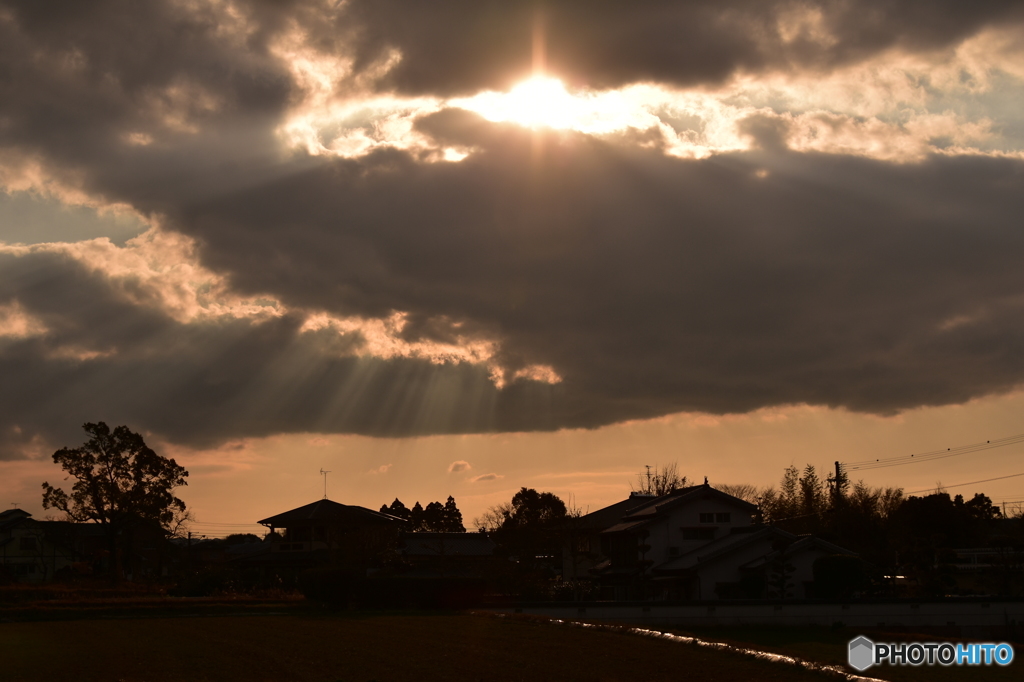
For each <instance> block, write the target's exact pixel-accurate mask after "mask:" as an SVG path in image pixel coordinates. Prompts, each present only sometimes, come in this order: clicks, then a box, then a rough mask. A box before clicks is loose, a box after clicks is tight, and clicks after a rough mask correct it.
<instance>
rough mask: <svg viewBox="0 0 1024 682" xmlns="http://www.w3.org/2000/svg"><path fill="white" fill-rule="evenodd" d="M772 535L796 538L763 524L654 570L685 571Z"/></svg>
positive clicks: (779, 529)
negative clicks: (751, 531) (750, 531)
mask: <svg viewBox="0 0 1024 682" xmlns="http://www.w3.org/2000/svg"><path fill="white" fill-rule="evenodd" d="M772 537H777V538H781V539H783V540H789V541H792V540H796V538H797V536H796V535H793V534H792V533H789V532H787V531H784V530H782V529H781V528H777V527H775V526H765V527H764V528H761V529H759V530H757V531H755V532H753V533H730V534H729V535H724V536H722V537H720V538H718V539H716V540H712V541H711V542H709V543H707V544H706V545H701V546H700V547H697V548H696V549H693V550H690V551H689V552H686V553H685V554H681V555H680V556H678V557H675V558H673V559H670V560H668V561H666V562H664V563H663V564H660V565H658V566H656V567H655V568H654V570H655V571H659V572H675V571H685V570H688V569H691V568H694V567H696V566H697V565H700V564H708V563H712V562H715V561H718V560H719V559H721V558H723V557H725V556H727V555H729V554H731V553H732V552H734V551H736V550H738V549H740V548H742V547H745V546H747V545H750V544H752V543H755V542H759V541H762V540H766V539H768V538H772Z"/></svg>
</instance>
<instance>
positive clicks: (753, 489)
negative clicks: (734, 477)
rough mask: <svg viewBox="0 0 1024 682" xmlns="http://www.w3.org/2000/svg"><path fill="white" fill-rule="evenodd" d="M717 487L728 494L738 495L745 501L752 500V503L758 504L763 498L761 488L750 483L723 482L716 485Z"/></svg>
mask: <svg viewBox="0 0 1024 682" xmlns="http://www.w3.org/2000/svg"><path fill="white" fill-rule="evenodd" d="M715 488H717V489H718V490H720V491H722V492H723V493H725V494H726V495H732V496H733V497H738V498H740V499H741V500H743V501H744V502H750V503H751V504H757V503H758V502H759V501H760V499H761V490H760V489H759V488H758V487H757V486H755V485H751V484H749V483H723V484H721V485H716V486H715Z"/></svg>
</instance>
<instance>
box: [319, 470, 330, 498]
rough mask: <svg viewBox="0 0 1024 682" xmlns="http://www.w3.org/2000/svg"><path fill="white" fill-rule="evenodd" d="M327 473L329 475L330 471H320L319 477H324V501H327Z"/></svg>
mask: <svg viewBox="0 0 1024 682" xmlns="http://www.w3.org/2000/svg"><path fill="white" fill-rule="evenodd" d="M329 473H331V472H330V471H324V470H323V469H320V475H321V476H323V477H324V499H325V500H326V499H327V474H329Z"/></svg>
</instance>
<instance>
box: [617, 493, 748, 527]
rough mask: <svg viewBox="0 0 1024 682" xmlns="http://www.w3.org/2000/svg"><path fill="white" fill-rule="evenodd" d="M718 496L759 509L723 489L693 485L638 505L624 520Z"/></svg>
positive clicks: (746, 507)
mask: <svg viewBox="0 0 1024 682" xmlns="http://www.w3.org/2000/svg"><path fill="white" fill-rule="evenodd" d="M710 497H713V498H718V499H721V500H723V501H726V502H729V503H730V504H732V505H733V506H735V507H740V508H742V509H744V510H746V511H749V512H755V511H757V505H756V504H751V503H750V502H747V501H746V500H741V499H740V498H738V497H734V496H733V495H730V494H728V493H724V492H722V491H721V490H716V489H715V488H712V487H711V486H709V485H706V484H705V485H692V486H689V487H687V488H680V489H679V490H676V491H673V492H671V493H669V494H668V495H662V496H661V497H657V498H655V499H654V500H652V501H651V502H650V503H648V504H645V505H643V506H641V507H638V508H636V509H634V510H633V511H631V512H630V513H629V514H627V515H626V516H625V517H624V518H623V519H622V520H623V521H626V520H629V519H637V518H646V517H650V516H657V515H658V514H662V513H665V512H667V511H668V510H669V509H672V508H673V507H677V506H679V505H680V504H684V503H687V502H692V501H694V500H699V499H707V498H710Z"/></svg>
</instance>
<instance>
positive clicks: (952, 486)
mask: <svg viewBox="0 0 1024 682" xmlns="http://www.w3.org/2000/svg"><path fill="white" fill-rule="evenodd" d="M1017 476H1024V471H1022V472H1021V473H1019V474H1008V475H1006V476H996V477H995V478H984V479H982V480H980V481H968V482H967V483H957V484H955V485H937V486H935V487H933V488H925V489H924V490H911V491H910V492H908V493H904V494H906V495H913V494H915V493H927V492H931V491H933V490H936V489H937V488H942V489H946V488H962V487H964V486H965V485H975V484H978V483H990V482H991V481H1001V480H1003V479H1004V478H1016V477H1017Z"/></svg>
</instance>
